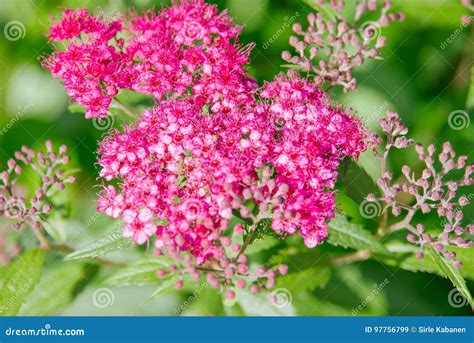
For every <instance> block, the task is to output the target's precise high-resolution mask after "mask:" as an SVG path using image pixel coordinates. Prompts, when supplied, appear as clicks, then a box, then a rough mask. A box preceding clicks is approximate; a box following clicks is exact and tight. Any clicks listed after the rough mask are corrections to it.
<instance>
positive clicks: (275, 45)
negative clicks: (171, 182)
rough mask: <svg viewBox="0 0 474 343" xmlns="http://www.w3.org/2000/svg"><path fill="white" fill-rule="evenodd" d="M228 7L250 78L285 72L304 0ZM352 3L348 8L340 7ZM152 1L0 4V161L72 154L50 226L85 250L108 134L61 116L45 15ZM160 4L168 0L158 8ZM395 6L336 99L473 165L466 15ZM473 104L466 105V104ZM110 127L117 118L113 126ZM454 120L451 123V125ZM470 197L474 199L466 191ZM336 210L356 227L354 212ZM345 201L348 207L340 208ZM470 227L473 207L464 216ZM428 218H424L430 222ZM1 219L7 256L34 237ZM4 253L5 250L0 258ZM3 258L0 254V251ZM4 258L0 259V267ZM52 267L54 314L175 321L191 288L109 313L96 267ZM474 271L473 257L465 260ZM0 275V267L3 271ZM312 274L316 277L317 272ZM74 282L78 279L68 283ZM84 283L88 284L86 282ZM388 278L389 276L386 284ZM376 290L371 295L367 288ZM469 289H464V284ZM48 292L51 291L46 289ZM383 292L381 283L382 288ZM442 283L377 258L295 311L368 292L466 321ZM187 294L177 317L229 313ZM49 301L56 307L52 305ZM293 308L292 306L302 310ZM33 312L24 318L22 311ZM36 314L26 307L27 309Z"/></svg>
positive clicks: (383, 308) (444, 0)
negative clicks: (369, 55)
mask: <svg viewBox="0 0 474 343" xmlns="http://www.w3.org/2000/svg"><path fill="white" fill-rule="evenodd" d="M213 2H214V3H217V4H218V5H219V7H220V8H222V9H224V8H227V9H228V10H229V12H230V14H231V15H232V16H234V17H235V18H236V21H237V22H238V23H240V24H244V25H245V27H246V28H245V30H244V34H243V35H242V38H241V40H242V43H249V42H255V43H256V47H255V49H254V50H253V52H252V54H251V56H252V65H251V68H250V71H251V74H252V75H254V76H255V77H256V78H257V79H258V81H259V82H260V83H262V82H263V81H264V80H270V79H271V78H272V77H273V76H274V75H275V74H276V73H278V72H279V71H280V70H281V67H280V66H281V64H282V61H281V60H280V54H281V51H282V50H286V49H288V48H289V47H288V44H287V41H288V38H289V37H290V35H291V23H293V22H295V21H300V22H305V20H306V19H305V17H306V14H307V13H308V12H309V11H311V8H310V7H309V6H308V5H307V4H306V3H304V1H300V0H227V1H213ZM348 2H349V3H351V1H348ZM161 3H162V2H160V1H149V0H137V1H129V0H108V1H106V0H74V1H73V0H70V1H67V0H65V1H57V0H2V1H0V29H1V31H0V129H1V131H0V166H4V165H5V162H6V160H7V159H8V158H9V157H10V156H12V155H13V154H14V152H15V151H16V150H18V149H19V148H20V147H21V146H22V145H28V146H31V147H35V146H39V145H41V144H43V143H44V141H45V140H46V139H52V140H53V141H55V142H57V143H61V144H67V145H68V146H69V147H70V150H71V152H72V165H73V167H75V168H79V169H80V172H79V174H78V176H79V179H78V182H77V183H76V184H75V185H73V186H72V187H70V188H69V190H68V191H67V192H66V193H64V195H63V196H64V199H67V202H68V203H69V205H70V206H69V209H68V211H69V215H68V217H67V218H56V219H55V222H54V224H55V225H56V226H57V228H58V229H59V230H60V231H61V232H62V234H64V235H66V236H67V240H68V243H69V244H70V245H71V246H73V247H82V246H84V245H85V244H87V243H89V242H91V241H93V240H94V239H95V238H97V237H100V236H101V235H103V234H104V232H106V231H110V228H111V227H112V226H114V225H115V223H113V222H111V221H110V220H108V219H107V218H105V217H103V216H102V215H98V214H95V202H96V198H97V197H96V190H97V188H95V187H94V186H95V185H97V184H98V182H99V181H98V180H97V174H98V171H97V169H96V165H95V161H96V154H95V151H96V148H97V141H98V140H100V138H101V136H102V135H103V134H104V131H102V130H100V129H97V128H96V127H95V126H94V125H93V123H92V122H91V121H88V120H86V119H85V118H84V117H83V115H82V114H78V113H71V111H69V110H68V105H69V100H68V98H67V96H66V94H65V91H64V89H63V87H62V85H61V84H60V82H58V81H57V80H54V79H53V78H52V77H51V76H50V74H49V73H48V72H47V71H45V70H43V69H42V68H41V66H40V62H39V61H40V59H41V56H43V55H45V54H48V53H50V51H51V47H50V46H48V44H47V38H46V37H45V35H46V33H47V30H48V26H49V23H50V16H54V17H58V16H59V15H60V13H61V12H62V11H63V10H64V9H66V8H79V7H87V8H89V9H90V10H91V11H93V12H104V13H107V14H113V13H115V12H118V11H125V10H127V9H128V8H130V7H135V8H136V9H137V10H138V11H140V10H142V9H148V8H150V7H152V6H155V7H156V8H159V7H160V6H161ZM163 3H167V1H163ZM393 3H394V4H395V5H396V8H397V9H398V10H400V11H403V12H404V13H405V14H406V16H407V18H406V21H405V22H403V23H395V24H393V25H392V26H391V27H389V28H388V29H385V30H384V31H383V33H384V35H385V36H387V38H388V45H387V46H386V47H385V48H384V49H383V50H382V56H383V60H380V61H371V62H370V63H368V64H367V65H366V66H364V68H363V69H361V70H359V71H358V72H357V76H358V84H359V89H358V91H357V92H355V93H348V94H343V93H339V92H337V91H336V92H335V93H334V94H332V95H333V96H334V97H335V98H337V99H339V100H340V101H341V102H342V103H343V104H344V105H345V106H348V107H352V108H353V109H354V111H355V112H356V113H357V114H358V115H360V116H361V117H362V118H364V120H365V122H366V123H367V125H368V126H369V127H370V128H371V129H374V130H376V128H377V121H378V120H379V119H380V118H381V117H382V116H383V115H384V114H385V112H386V111H387V110H395V111H397V112H398V113H399V114H400V115H401V117H402V118H403V120H404V121H405V123H406V124H407V125H408V127H409V129H410V135H411V136H412V137H413V138H415V139H417V140H419V141H420V142H422V143H426V144H429V143H434V144H436V145H437V146H440V145H441V144H442V142H443V141H446V140H449V141H451V142H452V144H453V146H454V147H455V149H456V151H457V152H459V153H460V154H465V155H468V156H469V160H470V161H471V162H472V161H473V160H474V154H473V151H474V123H470V119H473V120H474V118H473V117H472V106H473V104H472V103H471V104H470V105H469V104H467V103H466V99H467V95H468V90H469V84H470V79H471V65H472V61H473V42H474V39H473V35H472V28H470V27H468V26H463V25H461V17H462V15H463V14H467V10H466V9H465V8H463V7H462V6H461V5H460V1H458V0H416V1H412V0H398V1H397V0H394V1H393ZM12 22H17V24H18V23H19V26H18V27H20V32H19V34H18V35H17V36H14V37H13V39H12V36H11V35H10V36H9V35H7V33H6V30H7V25H8V24H9V23H12ZM469 106H471V108H469ZM454 111H464V112H463V113H465V114H467V115H464V118H463V119H464V122H463V123H461V124H459V123H458V124H453V123H450V121H449V120H448V118H449V115H450V114H451V113H453V112H454ZM116 124H117V123H116ZM456 125H457V126H456ZM391 163H392V165H393V168H394V169H395V170H399V169H400V166H401V165H403V164H409V165H414V164H415V163H416V156H415V155H414V154H400V155H396V156H395V157H394V158H393V159H392V161H391ZM361 164H362V166H363V167H364V168H365V169H366V170H367V171H368V173H369V174H370V175H371V176H373V177H376V176H377V173H378V169H377V166H376V164H375V163H374V160H373V158H372V157H371V156H370V154H365V155H364V156H363V157H362V158H361ZM34 181H35V180H34V179H33V178H29V177H28V174H26V176H25V177H24V178H23V180H22V182H23V184H25V187H27V186H28V185H29V184H30V183H32V182H34ZM469 194H471V193H469ZM344 201H346V200H345V199H344V198H343V197H341V198H340V202H341V203H343V206H345V208H346V210H347V211H349V212H350V211H351V210H350V209H351V206H352V207H353V211H352V213H351V214H352V215H354V217H355V220H356V221H357V220H362V219H361V218H357V216H358V211H357V209H356V207H354V206H353V205H352V204H348V203H344ZM348 201H349V200H347V202H348ZM465 216H466V221H469V222H471V223H472V220H470V218H474V211H473V207H472V206H469V207H468V208H467V209H466V211H465ZM428 220H430V219H428ZM7 224H8V223H6V222H5V221H4V219H3V218H0V230H1V232H2V235H3V236H5V237H6V239H7V243H6V244H5V246H3V247H2V248H1V249H4V250H5V249H6V250H8V249H11V244H13V243H18V244H19V246H20V247H21V248H22V249H27V248H28V247H31V246H34V245H35V244H36V242H35V239H34V237H33V236H32V235H31V233H29V232H27V231H25V232H18V233H14V234H8V235H6V234H5V233H6V230H9V228H8V225H7ZM6 250H5V251H6ZM143 250H146V247H142V248H135V249H130V250H129V251H126V252H122V253H120V254H112V255H111V257H110V258H111V259H113V260H114V261H118V262H120V261H125V262H126V261H130V260H133V259H134V258H138V256H140V254H141V253H142V252H143ZM5 251H4V252H5ZM6 263H7V261H6V260H4V261H3V262H2V264H3V265H5V264H6ZM47 263H48V265H50V266H56V267H58V266H59V267H60V268H63V269H64V278H65V280H64V281H62V280H55V281H54V282H53V283H52V285H56V286H54V287H58V289H59V288H60V287H59V286H58V284H57V283H61V282H62V284H60V285H62V286H61V287H63V288H64V287H66V288H67V287H70V289H71V290H73V292H71V294H72V295H69V296H68V297H65V299H60V300H59V301H58V300H57V299H56V300H54V301H55V302H57V303H56V304H54V306H53V308H52V309H50V311H49V313H51V314H64V315H172V314H173V313H174V311H175V310H176V308H177V307H179V306H180V305H181V304H182V303H183V301H185V300H187V299H188V300H189V297H190V296H192V295H193V294H194V293H192V292H189V291H188V292H181V293H178V292H174V293H171V294H167V295H164V296H162V297H159V298H157V299H152V300H150V299H149V295H150V294H151V293H153V290H154V288H153V287H152V286H140V287H121V288H113V289H112V291H113V297H114V301H113V302H112V304H109V305H108V306H106V307H101V306H95V304H94V303H93V295H94V292H96V291H97V289H98V287H100V286H98V285H99V284H100V280H101V278H103V277H105V276H104V275H102V274H103V272H101V271H98V268H97V267H96V266H95V265H94V264H91V265H85V266H84V265H81V266H78V265H77V264H74V263H65V262H61V261H60V259H55V258H54V257H50V259H49V260H48V262H47ZM473 264H474V262H473ZM0 270H1V267H0ZM316 273H317V272H316ZM74 278H75V279H74ZM81 280H92V281H90V282H87V284H86V282H83V284H82V283H81ZM384 280H389V282H388V283H387V284H386V285H385V281H384ZM381 283H384V285H383V287H382V288H383V289H381V290H380V291H379V292H376V294H374V285H381ZM469 285H470V286H471V289H472V285H473V284H472V282H470V283H469ZM52 287H53V286H52ZM379 288H380V287H379ZM452 288H453V287H452V285H451V284H450V282H449V281H448V280H445V279H442V278H440V277H438V276H434V275H432V274H425V273H413V272H409V271H405V270H402V269H398V268H396V267H390V266H387V265H384V264H380V263H377V262H375V261H367V262H364V263H360V264H357V265H350V266H345V267H341V268H338V269H337V270H335V271H334V272H333V273H332V274H331V276H330V278H328V282H327V284H326V286H325V287H324V288H318V289H315V290H313V291H312V292H311V295H310V298H305V299H299V298H297V297H294V299H293V300H294V304H295V307H296V312H295V313H296V314H300V315H351V314H353V312H354V311H353V310H354V308H356V307H357V306H358V305H359V304H361V303H363V302H364V300H365V299H366V298H367V297H369V296H371V300H370V301H369V303H368V305H366V306H364V309H363V311H361V312H360V313H358V314H360V315H364V314H365V315H367V314H371V315H468V314H470V313H471V312H470V310H469V308H468V307H459V308H458V307H456V306H454V307H453V306H451V305H450V304H449V302H448V297H447V294H448V293H449V291H450V290H451V289H452ZM197 293H198V294H197V295H196V296H193V298H192V301H191V302H190V305H188V306H186V309H185V311H184V314H196V315H212V314H224V313H228V312H229V311H230V310H229V309H228V308H226V307H225V306H223V305H222V302H221V301H220V300H219V296H218V295H217V294H216V293H215V292H214V291H211V290H209V289H203V290H200V291H199V292H197ZM54 301H53V302H54ZM298 302H299V303H298ZM246 306H248V309H247V308H246V309H245V310H246V311H245V312H246V313H247V314H273V312H272V311H274V310H275V309H272V308H271V306H270V308H268V306H267V307H266V306H264V304H252V303H248V304H247V305H246ZM28 311H29V312H28ZM37 313H41V311H40V310H39V309H34V308H33V309H29V310H27V311H26V312H25V313H24V314H37Z"/></svg>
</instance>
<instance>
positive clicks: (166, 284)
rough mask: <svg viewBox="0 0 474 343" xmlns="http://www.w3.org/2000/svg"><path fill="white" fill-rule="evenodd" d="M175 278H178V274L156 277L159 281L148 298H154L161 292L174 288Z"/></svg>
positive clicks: (164, 292)
mask: <svg viewBox="0 0 474 343" xmlns="http://www.w3.org/2000/svg"><path fill="white" fill-rule="evenodd" d="M155 275H156V270H155ZM176 280H178V274H172V275H169V276H168V277H165V278H161V279H158V281H159V282H161V283H160V284H159V285H158V287H157V288H156V289H155V291H154V292H153V294H152V295H151V297H150V299H156V298H158V297H159V296H161V295H163V294H167V293H169V292H171V291H173V290H175V289H176V288H175V286H174V284H175V282H176Z"/></svg>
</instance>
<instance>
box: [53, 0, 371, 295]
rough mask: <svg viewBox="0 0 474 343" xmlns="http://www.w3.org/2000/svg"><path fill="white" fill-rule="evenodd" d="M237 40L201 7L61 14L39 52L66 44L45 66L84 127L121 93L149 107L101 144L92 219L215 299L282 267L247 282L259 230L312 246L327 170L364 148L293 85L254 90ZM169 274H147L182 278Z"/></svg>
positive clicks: (303, 85)
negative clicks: (118, 228) (249, 251)
mask: <svg viewBox="0 0 474 343" xmlns="http://www.w3.org/2000/svg"><path fill="white" fill-rule="evenodd" d="M239 31H240V28H239V27H237V26H234V25H233V24H232V21H231V20H230V19H229V17H228V16H227V14H226V13H225V12H224V13H220V14H219V13H218V11H217V7H216V6H214V5H208V4H205V3H204V1H201V0H192V1H191V0H190V1H181V2H174V3H173V5H172V6H171V7H169V8H165V9H163V10H162V11H161V12H160V13H159V14H158V15H155V14H154V13H152V12H148V13H145V14H144V15H142V16H139V15H137V14H132V15H131V16H130V17H128V18H122V19H121V21H120V22H106V21H105V20H104V19H102V18H94V17H90V16H89V15H88V14H87V12H85V11H83V10H78V11H76V12H70V11H67V12H66V13H65V17H64V18H63V19H62V20H61V21H60V22H59V23H56V25H55V26H54V27H53V29H52V30H51V39H52V40H62V39H72V41H71V42H70V43H69V45H67V48H66V51H64V52H59V51H58V52H55V53H54V54H53V55H52V56H51V57H50V58H49V59H48V60H46V63H45V64H46V66H47V67H48V68H49V69H50V70H51V71H52V72H53V74H54V75H55V76H57V77H60V78H62V79H63V80H64V83H65V86H66V89H67V90H68V93H69V95H70V96H71V97H72V98H73V99H74V100H76V101H77V102H78V103H79V104H81V105H84V106H86V107H87V114H86V116H87V117H94V116H104V115H106V113H107V108H108V106H109V104H110V102H111V101H112V99H113V97H114V95H116V94H117V92H118V91H119V90H120V89H122V88H127V89H131V90H133V91H136V92H140V93H144V94H152V95H153V96H154V97H155V99H156V101H157V104H156V106H155V108H153V109H149V110H146V111H145V112H144V113H143V114H142V115H141V117H140V118H139V120H138V121H137V122H136V123H135V124H134V125H132V126H130V127H125V128H124V130H123V132H119V131H116V132H114V133H111V134H110V135H109V136H108V137H106V138H105V139H104V141H103V142H102V143H101V145H100V149H99V155H100V158H99V164H100V166H101V168H102V169H101V172H100V176H101V177H102V178H103V179H104V180H105V181H106V182H109V181H114V183H113V184H108V185H107V184H106V185H104V190H103V191H102V193H101V194H100V199H99V204H98V209H99V211H102V212H104V213H106V214H107V215H109V216H111V217H114V218H121V219H122V220H123V222H124V233H125V235H126V236H128V237H132V238H133V239H134V240H135V241H136V242H137V243H139V244H142V243H145V242H147V241H149V240H153V241H154V242H155V247H156V252H157V254H166V255H170V256H172V257H174V258H175V259H176V260H177V261H182V264H183V265H184V267H183V268H184V270H186V271H187V272H189V274H190V275H191V277H196V278H198V277H199V275H200V273H201V272H203V271H205V272H206V273H207V275H208V279H209V281H210V283H211V285H213V286H216V287H218V286H220V285H224V286H227V287H228V286H232V285H234V282H233V281H230V280H231V278H232V277H233V276H236V275H237V276H238V277H239V279H238V280H237V281H236V282H235V285H236V286H237V287H244V286H245V284H246V282H245V278H246V277H248V276H250V275H255V277H256V280H257V281H256V282H254V283H253V284H252V285H250V287H251V290H252V291H255V292H257V291H258V290H259V289H261V288H265V287H272V286H273V285H274V283H275V276H276V275H278V274H284V273H285V272H286V267H285V266H280V267H279V268H277V270H271V269H270V270H268V269H265V268H263V267H260V268H258V270H256V271H250V270H249V265H248V262H247V257H246V256H245V254H244V253H245V249H246V248H247V246H248V245H249V244H251V243H252V242H253V240H254V239H255V238H256V235H257V234H258V231H259V230H260V229H261V226H262V225H263V224H265V223H267V222H268V221H270V222H271V225H270V226H271V229H273V230H274V231H275V232H277V233H279V234H280V235H281V236H284V235H288V234H294V233H296V232H299V234H300V235H301V236H302V237H303V238H304V242H305V244H306V245H307V246H308V247H314V246H316V245H317V244H318V243H320V242H321V240H323V239H324V238H325V237H326V236H327V229H326V226H327V222H328V221H329V220H330V219H331V218H332V217H333V214H334V208H335V200H334V193H333V190H334V184H335V181H336V178H337V168H338V166H339V162H340V160H341V159H343V158H345V157H346V156H352V157H354V158H357V157H358V155H359V154H360V152H362V151H363V150H365V149H366V144H365V143H364V139H365V138H366V132H365V129H364V128H363V127H362V125H361V123H360V122H359V121H358V120H357V119H355V118H354V117H352V116H351V115H350V114H348V113H346V112H344V111H343V110H341V109H338V108H334V107H333V106H331V104H330V101H329V99H328V98H327V97H326V95H325V94H324V92H323V91H321V90H320V89H319V87H318V86H317V85H315V84H313V83H311V82H310V81H308V80H307V79H305V78H301V77H300V76H299V75H298V74H297V73H296V72H289V73H288V74H286V75H278V76H277V77H276V78H275V79H274V80H273V81H272V82H269V83H266V84H265V85H264V86H263V87H262V88H261V89H257V85H256V82H255V81H254V80H253V79H252V78H251V77H250V76H249V75H248V73H247V71H246V67H247V63H248V56H249V53H250V46H246V47H241V46H239V45H238V43H237V42H238V34H239ZM121 33H123V34H124V35H123V38H121V36H120V34H121ZM125 33H126V34H125ZM79 38H81V39H79ZM235 219H237V220H240V221H241V223H240V224H236V223H235ZM263 226H264V225H263ZM183 254H184V256H185V257H186V258H182V255H183ZM191 256H192V257H193V258H191ZM171 269H172V270H171ZM171 269H170V270H169V271H165V270H161V271H159V272H158V275H159V276H164V275H165V274H167V273H168V272H173V271H180V270H183V269H180V267H179V266H173V268H171ZM180 285H182V280H178V282H177V286H178V287H179V286H180ZM232 292H233V291H232V290H229V292H228V294H227V295H228V297H229V298H232V297H233V293H232Z"/></svg>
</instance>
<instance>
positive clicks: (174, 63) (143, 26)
mask: <svg viewBox="0 0 474 343" xmlns="http://www.w3.org/2000/svg"><path fill="white" fill-rule="evenodd" d="M239 31H240V28H239V27H238V26H234V25H232V21H231V19H230V18H229V17H228V15H227V14H226V13H225V12H224V13H221V14H218V12H217V8H216V7H215V6H209V5H207V4H205V3H204V2H203V1H182V2H181V3H180V4H178V3H175V4H174V5H173V6H171V7H169V8H167V9H164V10H162V11H161V12H160V14H159V15H155V14H154V13H153V12H151V11H150V12H147V13H145V14H143V15H142V16H139V15H137V14H131V15H130V16H129V17H127V18H125V17H123V18H120V20H115V21H107V20H105V19H103V18H100V17H93V16H91V15H90V14H89V13H88V11H87V10H86V9H78V10H75V11H73V10H66V11H65V12H64V14H63V18H62V20H61V21H59V22H56V23H55V25H54V26H53V27H52V28H51V30H50V41H52V42H62V41H64V40H68V44H67V45H66V49H65V50H64V51H62V50H57V51H55V52H54V53H53V54H52V55H51V56H49V57H48V58H47V59H45V60H44V62H43V65H44V66H45V67H46V68H47V69H49V70H50V71H51V72H52V74H53V75H54V76H55V77H57V78H59V79H62V80H63V82H64V86H65V88H66V90H67V93H68V95H69V96H70V97H71V98H72V99H73V100H75V101H76V102H77V103H78V104H79V105H81V106H85V107H86V117H87V118H92V117H105V116H107V110H108V108H109V106H110V103H111V102H112V100H113V97H114V96H115V95H116V94H117V93H118V92H119V91H120V89H129V90H132V91H136V92H139V93H143V94H149V95H152V96H154V98H155V99H156V100H157V101H160V100H162V99H164V98H181V97H186V98H189V97H192V98H194V99H195V101H196V102H198V103H199V104H201V105H204V104H206V103H208V104H209V105H210V106H213V107H217V108H218V107H220V106H226V107H229V106H237V105H236V104H235V103H225V104H222V98H223V97H225V98H227V99H232V101H234V102H238V101H239V100H240V101H242V100H246V99H245V97H246V96H248V91H249V89H251V88H254V87H255V85H256V84H255V82H254V81H253V79H251V78H249V77H248V76H247V75H246V71H245V70H244V69H243V65H244V64H245V63H246V62H247V60H248V52H249V49H247V48H245V47H243V48H241V47H239V46H238V45H237V44H236V40H237V35H238V33H239ZM241 98H242V99H241Z"/></svg>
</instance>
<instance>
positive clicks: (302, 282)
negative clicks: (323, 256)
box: [277, 266, 331, 293]
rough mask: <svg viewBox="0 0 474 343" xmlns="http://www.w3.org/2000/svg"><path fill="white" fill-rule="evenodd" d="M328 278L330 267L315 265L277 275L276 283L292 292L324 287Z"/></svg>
mask: <svg viewBox="0 0 474 343" xmlns="http://www.w3.org/2000/svg"><path fill="white" fill-rule="evenodd" d="M330 278H331V268H329V267H328V266H316V267H314V268H308V269H304V270H299V271H297V272H295V273H288V274H286V275H283V276H279V277H278V278H277V285H278V287H283V288H286V289H288V290H290V292H292V293H298V292H303V291H314V290H315V289H317V288H324V287H325V286H326V284H327V283H328V281H329V279H330Z"/></svg>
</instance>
